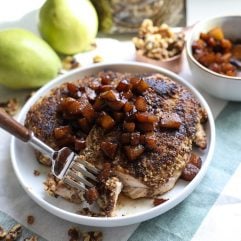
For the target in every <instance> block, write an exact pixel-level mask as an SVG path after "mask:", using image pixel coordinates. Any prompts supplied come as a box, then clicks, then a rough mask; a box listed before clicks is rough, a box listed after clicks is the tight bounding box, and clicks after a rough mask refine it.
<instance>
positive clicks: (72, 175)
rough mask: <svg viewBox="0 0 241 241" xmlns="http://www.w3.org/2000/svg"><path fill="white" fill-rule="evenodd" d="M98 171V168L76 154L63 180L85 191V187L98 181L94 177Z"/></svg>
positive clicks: (91, 185)
mask: <svg viewBox="0 0 241 241" xmlns="http://www.w3.org/2000/svg"><path fill="white" fill-rule="evenodd" d="M98 173H99V170H98V169H97V168H96V167H94V166H93V165H91V164H90V163H88V162H86V161H85V160H83V158H80V157H78V156H77V157H76V158H75V159H74V161H73V162H72V164H71V165H70V167H69V169H68V171H67V172H66V175H65V176H64V179H63V181H64V182H65V183H66V184H68V185H70V186H72V187H75V188H77V189H79V190H81V191H86V190H87V188H91V187H94V186H95V183H96V182H97V181H98V180H97V177H96V175H97V174H98ZM92 181H93V182H94V183H92ZM86 187H87V188H86Z"/></svg>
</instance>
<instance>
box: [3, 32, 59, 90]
mask: <svg viewBox="0 0 241 241" xmlns="http://www.w3.org/2000/svg"><path fill="white" fill-rule="evenodd" d="M0 56H1V57H0V84H2V85H5V86H6V87H9V88H13V89H26V88H36V87H40V86H42V85H44V84H45V83H47V82H48V81H50V80H51V79H53V78H54V77H56V75H57V74H58V71H59V70H60V68H61V61H60V59H59V57H58V55H57V54H56V53H55V52H54V50H53V49H52V48H51V47H50V46H49V45H48V44H47V43H46V42H45V41H44V40H42V39H41V38H39V37H38V36H37V35H35V34H33V33H32V32H29V31H27V30H24V29H17V28H16V29H7V30H2V31H0Z"/></svg>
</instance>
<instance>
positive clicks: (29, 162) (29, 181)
mask: <svg viewBox="0 0 241 241" xmlns="http://www.w3.org/2000/svg"><path fill="white" fill-rule="evenodd" d="M103 70H111V71H117V72H121V73H126V72H129V73H154V72H157V73H161V74H164V75H166V76H168V77H169V78H171V79H173V80H174V81H176V82H177V83H179V84H181V85H183V86H185V87H186V88H187V89H189V90H190V91H191V92H192V93H193V95H194V96H195V97H196V98H197V99H198V100H199V101H200V103H201V105H202V106H203V107H204V108H205V109H206V111H207V114H208V121H207V123H206V124H205V130H206V134H207V139H208V146H207V148H206V150H204V151H199V155H200V156H201V158H202V161H203V164H202V168H201V170H200V171H199V173H198V174H197V176H196V177H195V178H194V179H193V180H192V181H191V182H185V181H183V180H178V182H177V183H176V185H175V187H174V188H173V189H172V190H171V191H169V192H167V193H166V194H165V195H164V196H163V197H167V198H169V200H168V201H166V202H165V203H163V204H162V205H159V206H156V207H153V204H152V202H153V200H152V199H144V198H143V199H138V200H126V201H125V202H123V203H122V204H121V205H119V207H117V216H116V217H111V218H106V217H88V216H83V215H80V214H77V213H76V212H77V211H78V210H80V207H79V206H77V205H74V204H73V203H70V202H68V201H66V200H64V199H63V198H54V197H51V196H49V195H48V194H47V193H46V191H44V186H43V182H44V180H45V179H46V175H47V173H48V172H49V168H47V167H44V166H43V165H40V164H39V163H38V162H37V160H36V158H35V155H34V152H33V149H32V148H31V147H30V146H29V145H26V144H25V143H23V142H21V141H19V140H17V139H16V138H14V137H13V138H12V142H11V158H12V164H13V168H14V171H15V173H16V175H17V177H18V179H19V182H20V183H21V185H22V187H23V188H24V190H25V191H26V192H27V194H28V195H29V196H30V197H31V198H32V199H33V200H34V201H35V202H36V203H38V204H39V205H40V206H41V207H43V208H44V209H46V210H47V211H49V212H50V213H52V214H54V215H56V216H58V217H60V218H63V219H66V220H69V221H72V222H75V223H79V224H83V225H89V226H99V227H116V226H124V225H129V224H133V223H139V222H142V221H144V220H148V219H150V218H153V217H156V216H158V215H160V214H162V213H164V212H166V211H168V210H169V209H171V208H173V207H174V206H176V205H177V204H178V203H180V202H181V201H183V200H184V199H185V198H186V197H187V196H188V195H189V194H191V192H192V191H193V190H194V188H195V187H196V186H197V185H198V184H199V182H200V181H201V180H202V178H203V177H204V175H205V173H206V172H207V169H208V166H209V164H210V161H211V159H212V156H213V152H214V144H215V125H214V119H213V116H212V113H211V110H210V108H209V106H208V104H207V102H206V101H205V100H204V98H203V97H202V96H201V95H200V93H199V92H198V91H197V90H196V89H195V88H194V87H192V86H191V85H190V84H189V83H188V82H186V81H185V80H183V79H182V78H181V77H179V76H178V75H176V74H174V73H172V72H171V71H168V70H165V69H163V68H160V67H156V66H153V65H150V64H143V63H134V62H123V63H112V64H95V65H93V66H90V67H85V68H80V69H76V70H73V71H71V72H69V73H68V74H65V75H62V76H59V77H58V78H56V79H55V80H53V81H51V82H49V83H48V84H47V85H45V86H44V87H42V88H41V89H39V90H38V91H37V92H36V93H35V94H34V95H33V96H32V97H31V98H30V99H29V100H28V102H27V103H26V104H25V106H24V107H23V109H22V110H21V112H20V113H19V115H18V121H19V122H21V123H24V120H25V117H26V114H27V112H28V110H29V108H30V107H31V106H32V105H33V104H34V103H35V102H36V101H37V100H38V99H39V98H41V97H42V96H44V95H46V93H48V92H49V91H50V90H51V89H53V88H55V87H57V86H59V85H60V84H62V83H64V82H69V81H75V80H78V79H81V78H83V77H85V76H89V75H93V74H97V73H98V72H100V71H103ZM46 121H47V120H46ZM197 151H198V150H197ZM33 170H39V171H40V175H39V176H38V177H36V176H34V175H33Z"/></svg>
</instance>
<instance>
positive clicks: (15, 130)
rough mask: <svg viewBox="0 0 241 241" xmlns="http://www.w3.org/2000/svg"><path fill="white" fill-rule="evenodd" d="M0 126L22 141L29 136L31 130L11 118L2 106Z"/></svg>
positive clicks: (25, 140) (0, 109)
mask: <svg viewBox="0 0 241 241" xmlns="http://www.w3.org/2000/svg"><path fill="white" fill-rule="evenodd" d="M0 127H1V128H3V129H4V130H5V131H7V132H9V133H10V134H12V135H14V136H15V137H17V138H18V139H20V140H22V141H24V142H27V141H29V140H30V138H31V134H32V132H31V131H30V130H28V129H27V128H25V127H24V126H23V125H21V124H20V123H19V122H17V121H16V120H15V119H13V118H12V117H11V116H10V115H8V114H7V113H6V111H5V110H4V109H2V108H0Z"/></svg>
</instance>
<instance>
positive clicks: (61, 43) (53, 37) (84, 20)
mask: <svg viewBox="0 0 241 241" xmlns="http://www.w3.org/2000/svg"><path fill="white" fill-rule="evenodd" d="M39 31H40V33H41V35H42V37H43V39H45V40H46V41H47V42H48V43H49V45H50V46H51V47H52V48H53V49H55V51H57V52H59V53H62V54H67V55H72V54H76V53H79V52H83V51H87V50H89V49H90V46H91V43H93V42H94V39H95V37H96V34H97V31H98V17H97V13H96V10H95V8H94V7H93V5H92V3H91V2H90V1H89V0H47V1H46V2H45V3H44V5H43V6H42V7H41V9H40V12H39Z"/></svg>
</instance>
